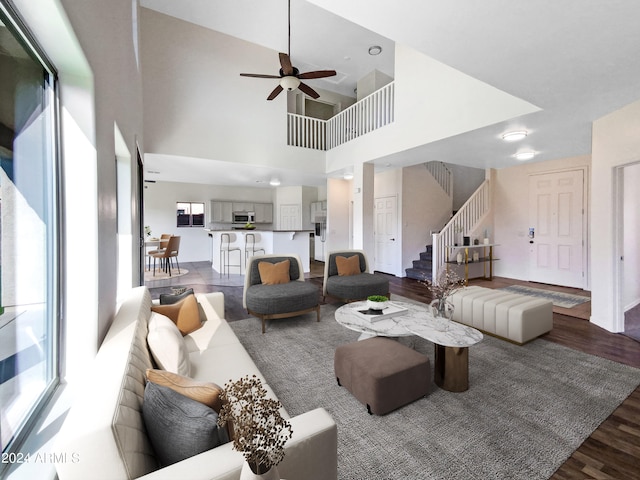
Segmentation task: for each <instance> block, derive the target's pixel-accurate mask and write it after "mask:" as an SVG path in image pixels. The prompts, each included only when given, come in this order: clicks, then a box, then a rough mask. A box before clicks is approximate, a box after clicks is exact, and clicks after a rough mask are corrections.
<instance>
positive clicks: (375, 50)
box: [369, 45, 382, 55]
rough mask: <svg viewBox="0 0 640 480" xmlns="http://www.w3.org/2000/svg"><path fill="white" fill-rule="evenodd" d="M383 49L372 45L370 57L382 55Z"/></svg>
mask: <svg viewBox="0 0 640 480" xmlns="http://www.w3.org/2000/svg"><path fill="white" fill-rule="evenodd" d="M381 53H382V47H381V46H380V45H372V46H370V47H369V55H380V54H381Z"/></svg>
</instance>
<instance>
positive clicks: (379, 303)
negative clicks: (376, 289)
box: [367, 295, 389, 310]
mask: <svg viewBox="0 0 640 480" xmlns="http://www.w3.org/2000/svg"><path fill="white" fill-rule="evenodd" d="M388 306H389V299H388V298H387V297H385V296H384V295H370V296H368V297H367V308H368V309H369V310H384V309H385V308H387V307H388Z"/></svg>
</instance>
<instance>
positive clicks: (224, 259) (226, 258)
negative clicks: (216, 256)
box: [220, 233, 242, 276]
mask: <svg viewBox="0 0 640 480" xmlns="http://www.w3.org/2000/svg"><path fill="white" fill-rule="evenodd" d="M233 240H234V241H235V235H234V239H233ZM235 251H237V252H238V263H237V264H236V263H229V262H230V261H231V252H235ZM229 267H238V270H239V271H241V269H242V250H241V249H240V247H232V246H231V234H230V233H222V234H220V275H222V274H223V273H224V272H225V270H226V272H227V276H229Z"/></svg>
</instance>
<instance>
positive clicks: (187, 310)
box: [151, 294, 202, 335]
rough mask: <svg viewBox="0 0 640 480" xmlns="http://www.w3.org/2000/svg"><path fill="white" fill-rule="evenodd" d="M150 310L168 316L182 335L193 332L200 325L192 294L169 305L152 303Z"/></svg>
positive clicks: (195, 302)
mask: <svg viewBox="0 0 640 480" xmlns="http://www.w3.org/2000/svg"><path fill="white" fill-rule="evenodd" d="M151 310H152V311H153V312H157V313H161V314H162V315H165V316H167V317H169V318H170V319H171V320H172V321H173V322H174V323H175V324H176V325H177V326H178V330H180V333H182V335H187V334H189V333H191V332H195V331H196V330H197V329H199V328H200V327H201V326H202V321H201V320H200V310H199V308H198V302H197V301H196V297H195V295H193V294H191V295H187V296H186V297H184V298H183V299H182V300H180V301H178V302H176V303H172V304H169V305H154V306H152V307H151Z"/></svg>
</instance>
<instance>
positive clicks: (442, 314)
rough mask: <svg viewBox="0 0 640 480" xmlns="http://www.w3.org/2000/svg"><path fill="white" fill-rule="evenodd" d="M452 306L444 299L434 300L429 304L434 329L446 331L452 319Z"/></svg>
mask: <svg viewBox="0 0 640 480" xmlns="http://www.w3.org/2000/svg"><path fill="white" fill-rule="evenodd" d="M453 309H454V307H453V305H452V304H451V303H450V302H448V301H447V299H446V298H436V299H435V300H434V301H432V302H431V313H432V315H433V324H434V328H435V329H436V330H439V331H447V330H449V327H450V322H451V319H452V318H453Z"/></svg>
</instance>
